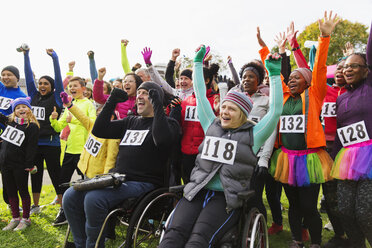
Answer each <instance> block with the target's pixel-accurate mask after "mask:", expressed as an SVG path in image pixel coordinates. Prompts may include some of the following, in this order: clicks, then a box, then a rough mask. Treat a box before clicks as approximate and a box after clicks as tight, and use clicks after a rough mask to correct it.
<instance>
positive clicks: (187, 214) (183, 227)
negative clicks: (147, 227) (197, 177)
mask: <svg viewBox="0 0 372 248" xmlns="http://www.w3.org/2000/svg"><path fill="white" fill-rule="evenodd" d="M240 212H241V211H240V209H239V210H233V211H231V212H230V213H227V212H226V199H225V195H224V193H223V192H217V191H212V190H201V191H200V192H199V193H198V194H197V195H196V196H195V197H194V199H193V200H192V201H188V200H186V199H185V198H182V199H181V200H180V201H179V202H178V204H177V206H176V209H175V211H174V214H173V216H172V219H171V221H170V223H169V226H168V228H167V230H166V232H165V235H164V238H163V240H162V242H161V243H160V245H159V246H158V248H164V247H170V248H178V247H180V248H181V247H182V248H183V247H186V248H187V247H210V246H209V245H211V246H212V247H213V245H214V244H216V242H217V241H218V240H219V239H220V238H222V236H223V235H224V234H225V233H226V232H227V231H228V230H230V229H231V228H232V227H233V226H235V225H236V223H237V222H238V219H239V217H240Z"/></svg>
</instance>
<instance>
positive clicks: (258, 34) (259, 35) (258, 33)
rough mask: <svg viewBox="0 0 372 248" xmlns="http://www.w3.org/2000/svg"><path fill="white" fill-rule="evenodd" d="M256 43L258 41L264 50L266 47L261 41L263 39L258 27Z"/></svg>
mask: <svg viewBox="0 0 372 248" xmlns="http://www.w3.org/2000/svg"><path fill="white" fill-rule="evenodd" d="M257 41H258V44H259V45H260V46H261V47H262V48H264V47H265V46H266V43H265V42H264V41H263V39H262V38H261V31H260V27H257Z"/></svg>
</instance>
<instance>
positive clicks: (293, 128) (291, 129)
mask: <svg viewBox="0 0 372 248" xmlns="http://www.w3.org/2000/svg"><path fill="white" fill-rule="evenodd" d="M279 132H281V133H305V116H304V115H282V116H280V127H279Z"/></svg>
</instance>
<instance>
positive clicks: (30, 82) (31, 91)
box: [23, 49, 37, 98]
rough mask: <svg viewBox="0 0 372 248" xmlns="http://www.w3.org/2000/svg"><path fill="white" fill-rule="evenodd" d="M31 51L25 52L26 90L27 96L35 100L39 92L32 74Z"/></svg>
mask: <svg viewBox="0 0 372 248" xmlns="http://www.w3.org/2000/svg"><path fill="white" fill-rule="evenodd" d="M29 52H30V49H28V50H23V56H24V62H25V77H26V88H27V95H28V96H29V97H31V98H33V97H34V96H35V94H36V92H37V89H36V85H35V80H34V74H33V73H32V69H31V62H30V57H29Z"/></svg>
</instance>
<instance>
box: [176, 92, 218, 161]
mask: <svg viewBox="0 0 372 248" xmlns="http://www.w3.org/2000/svg"><path fill="white" fill-rule="evenodd" d="M214 96H215V94H213V93H212V89H208V90H207V98H208V100H209V103H210V104H211V106H212V108H213V103H214ZM181 106H182V111H181V126H182V133H183V135H182V140H181V151H182V153H184V154H188V155H191V154H198V147H199V145H200V144H201V143H202V141H203V139H204V131H203V128H202V126H201V125H200V122H199V119H198V117H197V112H196V98H195V94H194V93H192V95H191V96H189V97H187V98H186V99H185V100H183V101H182V105H181Z"/></svg>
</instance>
